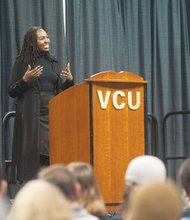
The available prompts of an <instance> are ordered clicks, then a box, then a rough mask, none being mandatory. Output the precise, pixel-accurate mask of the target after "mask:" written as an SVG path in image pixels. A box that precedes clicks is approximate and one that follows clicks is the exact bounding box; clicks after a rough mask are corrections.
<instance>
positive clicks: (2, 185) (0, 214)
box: [0, 167, 11, 220]
mask: <svg viewBox="0 0 190 220" xmlns="http://www.w3.org/2000/svg"><path fill="white" fill-rule="evenodd" d="M7 190H8V184H7V181H6V179H5V176H4V172H3V169H2V167H0V219H1V220H4V219H6V217H7V214H8V211H9V209H10V206H11V204H10V202H9V200H8V197H7Z"/></svg>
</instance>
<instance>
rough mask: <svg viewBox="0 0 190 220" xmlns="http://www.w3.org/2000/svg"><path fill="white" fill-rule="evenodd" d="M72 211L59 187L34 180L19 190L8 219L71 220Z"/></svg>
mask: <svg viewBox="0 0 190 220" xmlns="http://www.w3.org/2000/svg"><path fill="white" fill-rule="evenodd" d="M71 213H72V212H71V208H70V206H69V204H68V202H67V200H66V199H65V198H64V196H63V194H62V193H61V192H60V191H59V190H58V188H57V187H55V186H53V185H52V184H50V183H48V182H45V181H42V180H32V181H30V182H28V183H27V184H26V185H25V186H24V187H23V188H22V189H21V190H20V191H19V192H18V194H17V196H16V198H15V201H14V203H13V206H12V208H11V211H10V213H9V216H8V220H34V219H35V220H71V219H72V214H71Z"/></svg>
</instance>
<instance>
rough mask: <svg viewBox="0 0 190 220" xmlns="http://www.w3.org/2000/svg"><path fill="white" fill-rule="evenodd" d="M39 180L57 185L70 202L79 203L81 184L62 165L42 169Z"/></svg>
mask: <svg viewBox="0 0 190 220" xmlns="http://www.w3.org/2000/svg"><path fill="white" fill-rule="evenodd" d="M38 178H39V179H43V180H45V181H48V182H50V183H52V184H54V185H56V186H57V187H58V188H59V189H60V190H61V191H62V193H63V194H64V195H65V196H66V197H67V199H69V200H70V201H77V200H79V198H80V191H81V189H80V184H78V182H77V180H76V178H75V177H74V175H73V174H72V173H71V172H69V171H68V170H67V168H65V167H64V165H62V164H54V165H51V166H49V167H46V168H44V169H42V170H41V171H40V172H39V173H38Z"/></svg>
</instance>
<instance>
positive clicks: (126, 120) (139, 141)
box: [49, 71, 147, 211]
mask: <svg viewBox="0 0 190 220" xmlns="http://www.w3.org/2000/svg"><path fill="white" fill-rule="evenodd" d="M146 83H147V82H146V81H145V80H144V79H143V78H142V77H139V76H137V75H135V74H133V73H130V72H119V73H118V72H113V71H106V72H101V73H97V74H95V75H93V76H91V77H90V78H89V79H87V80H85V81H84V82H82V83H80V84H77V85H75V86H73V87H70V88H69V89H67V90H65V91H64V92H62V93H60V94H58V95H57V96H56V97H54V98H53V99H52V100H51V101H50V103H49V111H50V161H51V164H54V163H63V164H68V163H69V162H73V161H84V162H88V163H91V164H92V165H93V167H94V170H95V174H96V177H97V180H98V183H99V186H100V189H101V193H102V195H103V198H104V201H105V203H106V206H107V210H108V211H116V210H117V208H118V206H119V205H120V204H121V202H122V195H123V191H124V174H125V170H126V168H127V165H128V163H129V161H130V160H131V159H133V158H134V157H136V156H139V155H143V154H144V150H145V134H146V132H145V130H146V129H145V128H146V122H145V121H146V119H145V113H146V112H145V106H146V105H145V101H144V100H145V85H146Z"/></svg>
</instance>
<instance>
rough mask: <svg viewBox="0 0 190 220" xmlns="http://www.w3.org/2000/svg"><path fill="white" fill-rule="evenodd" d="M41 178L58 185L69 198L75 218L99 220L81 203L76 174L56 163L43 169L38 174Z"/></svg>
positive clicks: (79, 187)
mask: <svg viewBox="0 0 190 220" xmlns="http://www.w3.org/2000/svg"><path fill="white" fill-rule="evenodd" d="M38 177H39V178H40V179H43V180H46V181H48V182H50V183H52V184H54V185H55V186H57V187H58V188H59V189H60V190H61V191H62V193H63V195H65V196H66V198H67V199H68V200H69V202H70V205H71V207H72V211H73V215H74V219H77V220H78V219H81V220H83V219H86V220H87V219H88V220H98V218H97V217H96V216H94V215H91V214H90V213H88V212H87V210H86V209H84V208H83V206H82V205H81V204H80V203H79V201H80V198H81V186H80V184H79V183H78V182H77V180H76V178H75V177H74V175H73V174H72V173H71V172H69V171H68V170H67V169H66V168H65V167H64V166H63V165H61V164H55V165H51V166H49V167H47V168H44V169H43V170H41V171H40V172H39V174H38Z"/></svg>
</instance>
